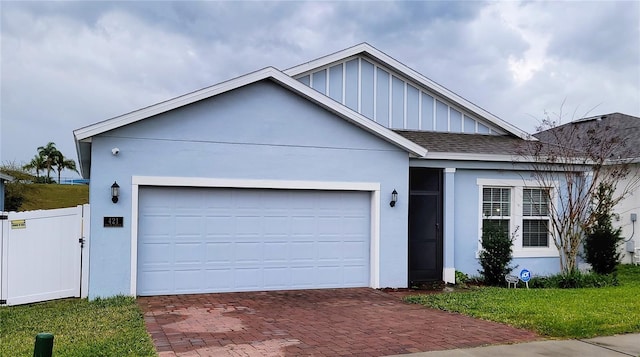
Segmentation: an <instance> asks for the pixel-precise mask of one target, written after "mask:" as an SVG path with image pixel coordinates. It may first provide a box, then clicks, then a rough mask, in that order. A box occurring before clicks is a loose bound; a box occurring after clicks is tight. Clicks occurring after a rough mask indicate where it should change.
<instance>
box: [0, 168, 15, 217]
mask: <svg viewBox="0 0 640 357" xmlns="http://www.w3.org/2000/svg"><path fill="white" fill-rule="evenodd" d="M5 181H13V177H11V176H9V175H7V174H3V173H2V172H0V212H2V211H4V197H5V196H4V195H5V192H4V183H5Z"/></svg>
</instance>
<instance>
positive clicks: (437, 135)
mask: <svg viewBox="0 0 640 357" xmlns="http://www.w3.org/2000/svg"><path fill="white" fill-rule="evenodd" d="M394 131H395V132H396V133H398V134H400V135H402V136H404V137H405V138H407V139H409V140H411V141H413V142H414V143H416V144H418V145H421V146H422V147H424V148H426V149H427V150H429V152H431V153H434V152H438V153H461V154H486V155H519V153H521V152H522V147H523V145H524V143H525V142H526V141H525V140H523V139H520V138H518V137H515V136H510V135H480V134H458V133H442V132H434V131H413V130H394Z"/></svg>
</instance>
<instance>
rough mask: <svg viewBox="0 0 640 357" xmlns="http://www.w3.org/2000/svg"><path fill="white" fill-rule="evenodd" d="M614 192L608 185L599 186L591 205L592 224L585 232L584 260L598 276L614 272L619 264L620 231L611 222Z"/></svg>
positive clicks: (613, 188)
mask: <svg viewBox="0 0 640 357" xmlns="http://www.w3.org/2000/svg"><path fill="white" fill-rule="evenodd" d="M614 190H615V187H613V186H612V185H610V184H600V186H598V190H597V191H596V192H595V194H594V196H593V199H592V203H593V206H594V207H595V208H594V210H593V212H592V217H593V223H592V224H591V226H590V227H589V229H588V231H587V235H586V237H585V240H584V254H583V256H584V258H585V260H586V261H587V263H589V264H591V268H592V269H593V271H594V272H595V273H598V274H611V273H613V272H615V270H616V267H617V265H618V263H619V262H620V253H619V252H618V245H619V244H620V243H621V242H622V240H623V238H622V237H621V236H620V232H621V229H620V228H618V229H614V228H613V226H612V224H611V220H612V219H613V217H614V213H613V207H614V202H613V201H612V199H611V198H612V195H613V192H614Z"/></svg>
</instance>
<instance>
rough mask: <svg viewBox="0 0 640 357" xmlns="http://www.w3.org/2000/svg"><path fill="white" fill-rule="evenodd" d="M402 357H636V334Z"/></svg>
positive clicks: (639, 351) (639, 341) (639, 344)
mask: <svg viewBox="0 0 640 357" xmlns="http://www.w3.org/2000/svg"><path fill="white" fill-rule="evenodd" d="M403 356H404V357H407V356H410V357H451V356H474V357H495V356H556V357H564V356H581V357H588V356H598V357H626V356H633V357H639V356H640V334H637V333H636V334H627V335H616V336H607V337H596V338H591V339H585V340H547V341H537V342H528V343H520V344H514V345H500V346H488V347H476V348H467V349H455V350H446V351H433V352H420V353H412V354H409V355H403Z"/></svg>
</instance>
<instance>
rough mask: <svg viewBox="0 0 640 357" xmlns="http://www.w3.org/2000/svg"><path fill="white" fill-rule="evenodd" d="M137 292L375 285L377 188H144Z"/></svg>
mask: <svg viewBox="0 0 640 357" xmlns="http://www.w3.org/2000/svg"><path fill="white" fill-rule="evenodd" d="M138 229H139V231H138V270H137V274H138V275H137V293H138V294H139V295H165V294H189V293H206V292H231V291H261V290H283V289H315V288H337V287H365V286H369V269H370V266H369V255H370V253H369V251H370V250H369V249H370V194H369V193H368V192H351V191H300V190H268V189H228V188H175V187H141V188H140V191H139V225H138Z"/></svg>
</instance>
